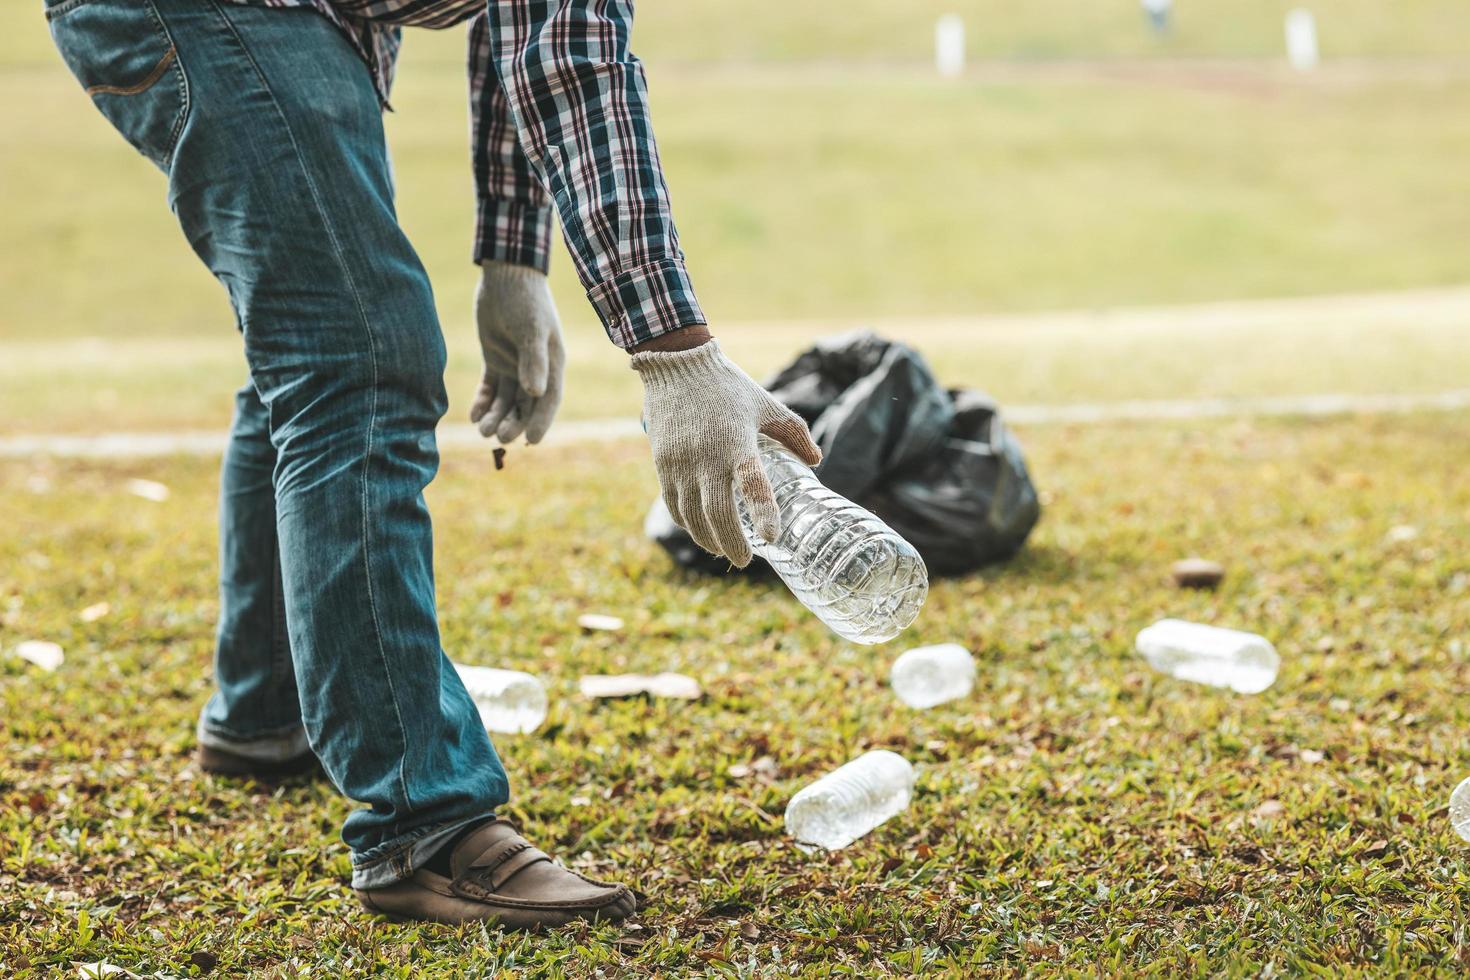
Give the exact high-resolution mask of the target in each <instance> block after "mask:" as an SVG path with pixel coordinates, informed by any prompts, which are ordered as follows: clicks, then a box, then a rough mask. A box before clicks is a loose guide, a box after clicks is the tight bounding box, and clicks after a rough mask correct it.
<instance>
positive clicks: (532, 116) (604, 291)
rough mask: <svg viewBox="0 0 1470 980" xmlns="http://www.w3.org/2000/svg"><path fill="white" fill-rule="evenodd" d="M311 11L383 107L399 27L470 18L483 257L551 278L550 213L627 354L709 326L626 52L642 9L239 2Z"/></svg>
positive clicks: (461, 1) (409, 0)
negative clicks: (365, 70)
mask: <svg viewBox="0 0 1470 980" xmlns="http://www.w3.org/2000/svg"><path fill="white" fill-rule="evenodd" d="M234 2H237V3H247V4H264V5H266V6H309V7H313V8H315V9H317V10H318V11H320V12H321V13H322V14H323V15H324V16H326V17H328V18H329V19H331V20H332V21H333V22H334V23H336V24H338V25H339V26H340V27H341V28H342V29H343V31H344V32H345V33H346V34H347V36H348V37H349V39H350V40H351V41H352V43H353V44H354V45H356V47H357V49H358V51H359V52H360V53H361V54H362V55H363V58H364V59H365V60H366V61H367V62H368V65H369V67H370V68H371V69H372V71H373V74H374V79H375V81H376V83H377V85H378V92H379V95H380V96H381V97H382V98H383V100H384V102H385V104H386V102H387V98H388V86H389V84H390V83H391V80H392V74H393V65H394V62H395V60H396V56H397V52H398V27H400V26H414V27H429V28H443V27H449V26H452V25H454V24H461V23H464V22H466V21H470V20H473V23H472V25H471V29H470V56H469V70H470V99H471V108H472V112H473V122H472V124H471V129H472V132H473V136H474V149H473V153H474V167H475V186H476V191H477V195H478V199H479V222H478V232H477V234H476V240H475V258H476V259H477V260H480V259H487V258H493V259H502V260H504V261H508V262H515V263H518V264H521V265H530V266H534V267H536V268H538V269H543V270H544V269H545V268H546V266H547V260H548V253H549V251H550V245H549V243H550V237H551V210H550V207H549V206H548V191H549V201H550V202H551V203H554V204H555V207H556V211H557V213H558V214H559V215H560V217H561V224H562V233H563V235H564V237H565V238H566V242H567V247H568V248H569V249H570V251H571V253H572V259H573V261H574V262H575V264H576V266H577V275H578V276H579V277H580V278H581V280H582V285H583V287H584V288H585V289H586V290H587V298H588V299H590V300H591V301H592V306H593V308H595V309H596V310H597V314H598V316H600V317H601V318H602V323H603V326H605V327H606V328H607V332H608V335H609V336H611V337H612V339H613V342H614V343H616V344H618V346H620V347H633V346H635V345H637V344H640V343H642V342H643V341H646V340H651V339H653V338H654V337H657V336H659V335H660V334H664V333H667V332H669V331H670V330H677V329H678V328H679V327H686V326H691V325H693V324H698V323H704V322H706V321H705V318H704V313H703V311H701V310H700V308H699V302H698V300H696V299H695V297H694V288H693V286H692V285H691V284H690V282H689V273H688V271H687V270H686V269H685V268H684V253H683V251H682V250H681V249H680V248H679V234H678V232H677V231H676V230H675V229H674V218H673V213H672V211H671V210H670V207H669V188H668V185H667V184H665V182H664V176H663V168H662V166H661V165H660V163H659V159H658V147H657V145H656V144H655V143H654V139H653V127H652V125H651V123H650V122H649V114H648V84H647V81H646V80H645V79H644V76H643V66H642V64H641V63H640V62H639V61H638V59H637V58H636V57H634V56H633V53H632V52H631V51H629V50H628V36H629V34H630V33H631V31H632V28H633V0H488V5H487V0H234Z"/></svg>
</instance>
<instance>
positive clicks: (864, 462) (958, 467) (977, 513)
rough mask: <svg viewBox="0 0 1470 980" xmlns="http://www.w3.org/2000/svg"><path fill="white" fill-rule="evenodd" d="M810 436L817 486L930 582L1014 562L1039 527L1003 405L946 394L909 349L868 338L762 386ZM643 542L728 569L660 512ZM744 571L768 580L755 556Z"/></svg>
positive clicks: (825, 347)
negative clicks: (905, 552) (873, 518)
mask: <svg viewBox="0 0 1470 980" xmlns="http://www.w3.org/2000/svg"><path fill="white" fill-rule="evenodd" d="M766 388H767V389H768V390H769V391H770V392H771V394H773V395H775V396H776V397H777V398H778V399H780V400H781V402H782V403H784V404H785V405H787V406H788V407H790V408H791V410H792V411H794V412H796V413H797V414H798V415H800V416H801V417H802V418H803V419H805V420H806V422H807V424H808V425H809V426H811V429H812V437H813V438H814V439H815V440H816V442H817V444H818V445H819V446H821V448H822V456H823V458H822V463H821V465H819V466H818V467H817V468H816V473H817V476H818V477H820V478H821V480H822V482H823V483H824V484H826V485H827V486H828V487H829V488H830V489H832V490H834V491H836V492H837V493H840V494H842V495H843V496H844V497H847V498H848V499H849V500H854V501H856V502H858V503H859V504H862V505H863V506H864V507H867V508H868V509H869V510H871V511H873V512H874V513H876V514H877V515H878V516H879V517H881V518H883V520H884V521H886V522H887V523H888V525H889V526H890V527H892V528H893V529H894V530H895V531H897V532H898V533H899V534H901V535H903V537H904V538H905V539H907V540H908V541H909V542H910V543H911V544H912V545H913V546H914V547H915V548H916V549H918V552H919V554H920V555H922V556H923V558H924V563H925V565H927V566H928V568H929V572H930V574H931V575H960V574H964V573H966V572H969V571H972V570H974V569H976V568H979V567H980V566H982V565H985V564H988V563H990V562H994V561H999V560H1002V559H1005V558H1009V557H1011V556H1012V555H1014V554H1015V553H1016V552H1017V551H1018V550H1019V549H1020V548H1021V546H1022V545H1023V544H1024V543H1025V541H1026V538H1027V536H1028V535H1029V534H1030V533H1031V529H1032V528H1033V527H1035V526H1036V522H1037V520H1038V519H1039V518H1040V516H1041V505H1040V502H1039V501H1038V500H1037V496H1036V488H1035V487H1034V486H1033V485H1032V483H1031V477H1030V475H1029V474H1028V473H1027V471H1026V461H1025V458H1024V456H1023V455H1022V453H1021V447H1020V444H1019V443H1018V442H1017V441H1016V439H1015V437H1014V436H1013V435H1011V433H1010V430H1009V429H1008V428H1006V426H1005V424H1004V423H1003V422H1002V421H1001V418H1000V414H999V411H998V409H997V407H996V404H995V402H994V401H993V400H992V399H991V398H990V397H989V396H987V395H985V394H983V393H981V392H978V391H972V390H966V389H961V390H954V391H946V390H945V389H944V388H942V387H940V385H939V383H938V381H936V380H935V378H934V375H933V374H932V373H931V372H930V370H929V366H928V365H927V364H925V363H924V359H923V358H922V357H921V356H920V355H919V353H918V352H917V351H915V350H914V349H913V348H911V347H909V346H907V345H905V344H901V343H897V342H894V341H888V340H884V339H882V338H880V337H877V336H875V335H874V334H872V333H868V332H866V331H862V332H857V333H851V334H844V335H842V336H838V337H829V338H825V339H823V340H820V341H818V342H817V344H816V345H815V346H814V347H812V348H811V349H810V350H808V351H806V352H805V353H803V354H802V355H801V356H799V357H798V358H797V359H796V360H795V361H793V362H792V363H791V365H790V366H788V367H787V368H785V369H784V370H782V371H781V372H780V373H778V374H777V375H776V376H775V377H774V378H772V379H771V380H770V381H769V382H767V383H766ZM644 531H645V533H647V535H648V536H649V537H650V538H653V539H654V540H655V541H657V542H658V543H659V544H660V545H661V546H662V547H663V548H664V550H666V551H667V552H668V553H669V555H670V556H671V557H672V558H673V559H674V561H675V562H677V563H678V564H679V565H681V566H683V567H685V568H690V569H694V570H696V571H703V572H709V573H724V572H728V571H730V570H731V566H730V563H729V562H728V561H726V560H725V559H724V558H720V557H716V556H714V555H711V554H709V553H708V552H706V551H705V550H704V549H702V548H700V547H699V546H698V545H696V544H695V543H694V541H693V540H692V539H691V538H690V537H689V535H688V534H686V533H685V532H684V529H683V528H681V527H679V526H678V525H677V524H675V523H674V521H673V519H672V517H670V515H669V512H668V509H667V508H665V507H664V505H663V501H661V500H656V501H654V505H653V507H652V508H651V509H650V510H649V513H648V517H647V519H646V520H645V522H644ZM746 571H753V572H763V571H765V572H768V571H769V566H766V564H765V562H763V561H762V560H761V559H760V558H759V557H757V558H756V559H755V560H753V561H752V562H751V563H750V565H749V566H748V567H747V569H746Z"/></svg>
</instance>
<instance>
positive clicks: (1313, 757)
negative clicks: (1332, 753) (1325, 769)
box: [1299, 749, 1327, 764]
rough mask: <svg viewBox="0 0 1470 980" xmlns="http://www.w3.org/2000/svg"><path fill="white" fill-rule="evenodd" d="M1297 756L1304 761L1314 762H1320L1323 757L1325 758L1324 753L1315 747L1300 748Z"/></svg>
mask: <svg viewBox="0 0 1470 980" xmlns="http://www.w3.org/2000/svg"><path fill="white" fill-rule="evenodd" d="M1299 758H1300V759H1301V760H1302V761H1303V762H1305V763H1308V764H1315V763H1318V762H1321V761H1322V760H1323V759H1325V758H1327V756H1326V754H1325V753H1323V752H1319V751H1318V750H1317V749H1302V753H1301V756H1300V757H1299Z"/></svg>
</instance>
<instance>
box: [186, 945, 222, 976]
mask: <svg viewBox="0 0 1470 980" xmlns="http://www.w3.org/2000/svg"><path fill="white" fill-rule="evenodd" d="M189 962H190V963H193V964H194V965H195V966H197V967H198V968H199V972H200V973H209V972H211V971H213V970H214V968H215V967H216V966H218V965H219V957H218V956H216V955H214V954H213V953H211V952H210V951H209V950H207V949H196V950H195V951H194V952H192V953H190V954H189Z"/></svg>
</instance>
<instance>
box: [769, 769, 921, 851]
mask: <svg viewBox="0 0 1470 980" xmlns="http://www.w3.org/2000/svg"><path fill="white" fill-rule="evenodd" d="M913 790H914V768H913V766H911V765H909V764H908V760H906V759H905V758H904V757H903V756H901V755H898V754H896V753H893V752H887V751H884V750H881V749H880V750H877V751H874V752H867V753H865V754H863V755H860V756H858V757H857V758H856V759H853V760H852V761H851V762H849V763H848V764H847V765H845V766H842V767H840V768H838V769H836V770H834V771H832V772H829V773H828V774H827V775H825V776H823V777H822V778H821V779H818V780H817V781H816V782H814V783H812V784H811V785H809V786H807V787H805V788H804V789H802V790H801V791H800V792H799V793H797V794H796V795H795V796H793V797H792V798H791V802H790V803H788V804H786V832H787V833H789V834H790V835H791V836H792V837H795V838H796V840H797V841H798V842H799V843H802V844H814V845H816V846H818V847H825V848H827V849H828V850H837V849H838V848H841V847H846V846H847V845H848V844H851V843H852V842H853V841H855V840H857V839H858V838H859V837H861V836H863V835H864V834H866V833H868V831H870V830H872V829H873V828H874V827H876V826H878V825H879V824H881V823H882V822H883V821H885V820H887V819H888V818H889V817H892V816H894V815H895V814H898V813H902V812H903V811H904V810H905V809H906V808H907V807H908V805H909V798H910V797H911V796H912V795H913Z"/></svg>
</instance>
